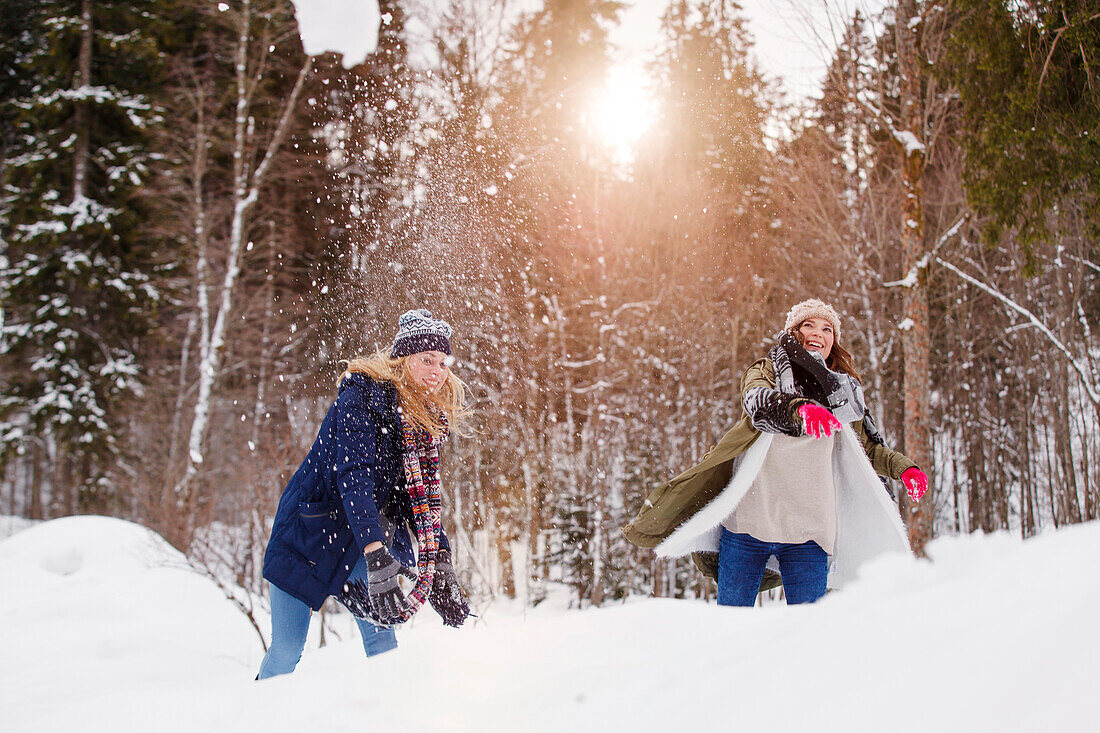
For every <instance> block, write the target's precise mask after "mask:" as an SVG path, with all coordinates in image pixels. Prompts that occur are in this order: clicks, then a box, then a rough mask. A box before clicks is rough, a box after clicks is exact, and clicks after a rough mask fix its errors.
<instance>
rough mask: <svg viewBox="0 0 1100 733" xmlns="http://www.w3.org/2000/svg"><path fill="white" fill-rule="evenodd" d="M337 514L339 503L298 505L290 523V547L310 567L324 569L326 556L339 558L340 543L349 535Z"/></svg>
mask: <svg viewBox="0 0 1100 733" xmlns="http://www.w3.org/2000/svg"><path fill="white" fill-rule="evenodd" d="M339 510H340V500H339V499H333V500H329V501H303V502H301V503H299V504H298V511H297V514H296V516H295V517H294V520H293V521H292V522H291V523H290V525H291V526H290V529H291V532H290V544H291V546H292V547H293V548H294V549H295V550H296V551H297V552H298V553H299V554H300V555H302V557H304V558H305V559H306V560H307V561H308V562H309V564H310V565H313V566H317V565H325V564H326V560H327V556H329V555H342V554H343V550H344V544H345V543H344V541H343V540H344V539H345V535H347V534H349V531H348V529H347V522H346V521H343V520H342V519H341V517H340V511H339ZM341 525H343V527H341Z"/></svg>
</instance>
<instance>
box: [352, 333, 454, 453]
mask: <svg viewBox="0 0 1100 733" xmlns="http://www.w3.org/2000/svg"><path fill="white" fill-rule="evenodd" d="M407 359H408V357H407V356H400V357H398V358H396V359H391V358H390V355H389V351H388V350H385V349H383V350H380V351H376V352H375V353H374V354H372V355H371V356H368V357H356V358H354V359H347V360H345V361H344V362H343V363H345V364H347V365H348V366H347V370H346V371H345V372H344V376H347V375H349V374H365V375H367V376H368V377H370V378H371V379H373V380H375V381H377V382H389V383H390V384H392V385H393V386H394V387H396V388H397V398H398V403H399V405H400V407H401V412H402V414H403V415H404V416H405V417H406V418H407V419H408V420H409V422H411V423H412V424H413V425H414V426H416V427H418V428H421V429H422V430H427V431H428V432H429V433H431V434H432V435H433V436H439V435H440V434H441V433H442V432H443V430H444V424H443V420H441V419H440V415H441V414H445V415H446V416H447V422H448V423H450V426H451V429H452V430H454V431H455V432H456V433H458V434H459V435H466V432H465V423H466V421H467V419H468V418H469V416H470V411H469V410H468V409H467V408H466V384H465V383H464V382H463V381H462V380H461V379H459V378H458V377H456V376H455V375H454V373H453V372H451V370H450V369H448V370H447V379H446V381H444V382H443V384H442V385H441V386H440V388H439V389H438V390H436V391H435V392H427V391H425V390H422V389H419V388H418V387H417V386H416V385H415V384H414V383H413V382H412V380H410V379H409V378H408V373H407V371H406V369H405V361H406V360H407ZM433 407H434V408H435V409H431V408H433Z"/></svg>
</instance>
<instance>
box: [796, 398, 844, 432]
mask: <svg viewBox="0 0 1100 733" xmlns="http://www.w3.org/2000/svg"><path fill="white" fill-rule="evenodd" d="M798 416H799V417H801V418H802V425H803V426H804V427H805V429H806V435H809V436H810V437H811V438H828V437H829V436H830V435H832V434H833V433H835V432H836V431H838V430H840V420H837V419H836V418H835V417H834V416H833V413H831V412H829V411H828V410H826V409H825V408H824V407H822V406H821V405H813V404H810V403H807V404H805V405H802V406H801V407H799V408H798Z"/></svg>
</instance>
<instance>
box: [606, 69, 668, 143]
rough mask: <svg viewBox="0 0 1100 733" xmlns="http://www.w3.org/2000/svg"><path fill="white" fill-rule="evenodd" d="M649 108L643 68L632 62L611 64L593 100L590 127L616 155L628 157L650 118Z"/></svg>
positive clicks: (650, 110)
mask: <svg viewBox="0 0 1100 733" xmlns="http://www.w3.org/2000/svg"><path fill="white" fill-rule="evenodd" d="M653 111H654V103H653V98H652V96H651V95H650V93H649V89H648V79H647V77H646V75H645V72H644V71H643V70H642V69H641V68H640V67H636V66H615V67H612V69H611V71H610V72H609V73H608V76H607V82H606V83H605V84H604V86H603V87H602V88H601V89H599V90H598V91H597V92H596V95H595V98H594V100H593V114H592V124H593V130H594V132H595V134H596V135H597V136H598V137H599V138H600V139H601V140H602V141H603V142H604V143H605V144H606V145H608V146H609V147H611V148H613V149H614V150H615V154H616V157H618V158H620V159H624V160H628V159H629V158H630V157H631V147H632V146H633V144H634V143H635V142H636V141H637V140H638V138H639V137H641V135H642V133H644V132H645V131H646V129H647V128H648V127H649V125H650V123H651V122H652V118H653Z"/></svg>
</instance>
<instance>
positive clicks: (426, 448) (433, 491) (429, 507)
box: [401, 414, 447, 621]
mask: <svg viewBox="0 0 1100 733" xmlns="http://www.w3.org/2000/svg"><path fill="white" fill-rule="evenodd" d="M440 418H441V420H442V422H443V432H442V433H441V434H440V435H438V436H436V437H433V436H432V434H431V433H429V432H428V431H427V430H423V429H421V428H417V427H416V426H414V425H413V424H412V423H410V422H409V421H408V420H406V419H405V416H404V415H403V414H402V415H401V431H402V436H403V439H404V440H403V446H402V447H403V449H404V450H403V451H402V453H403V454H404V460H405V488H406V489H407V490H408V492H409V498H410V499H411V500H412V511H413V524H414V526H415V528H416V542H417V555H416V586H415V587H414V588H413V589H412V591H411V592H410V593H409V594H408V595H407V596H406V598H407V600H408V602H409V609H408V610H407V611H405V613H404V614H403V616H404V618H403V619H402V620H403V621H408V620H409V619H410V618H412V615H413V614H414V613H416V612H417V611H419V610H420V607H421V606H423V605H424V602H425V601H426V600H427V599H428V593H429V592H430V591H431V589H432V580H433V578H434V577H435V562H436V557H437V556H438V554H439V538H440V537H441V536H442V535H443V523H442V516H443V501H442V498H441V494H440V483H439V444H440V443H442V442H443V441H444V440H446V439H447V417H446V415H441V416H440Z"/></svg>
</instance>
